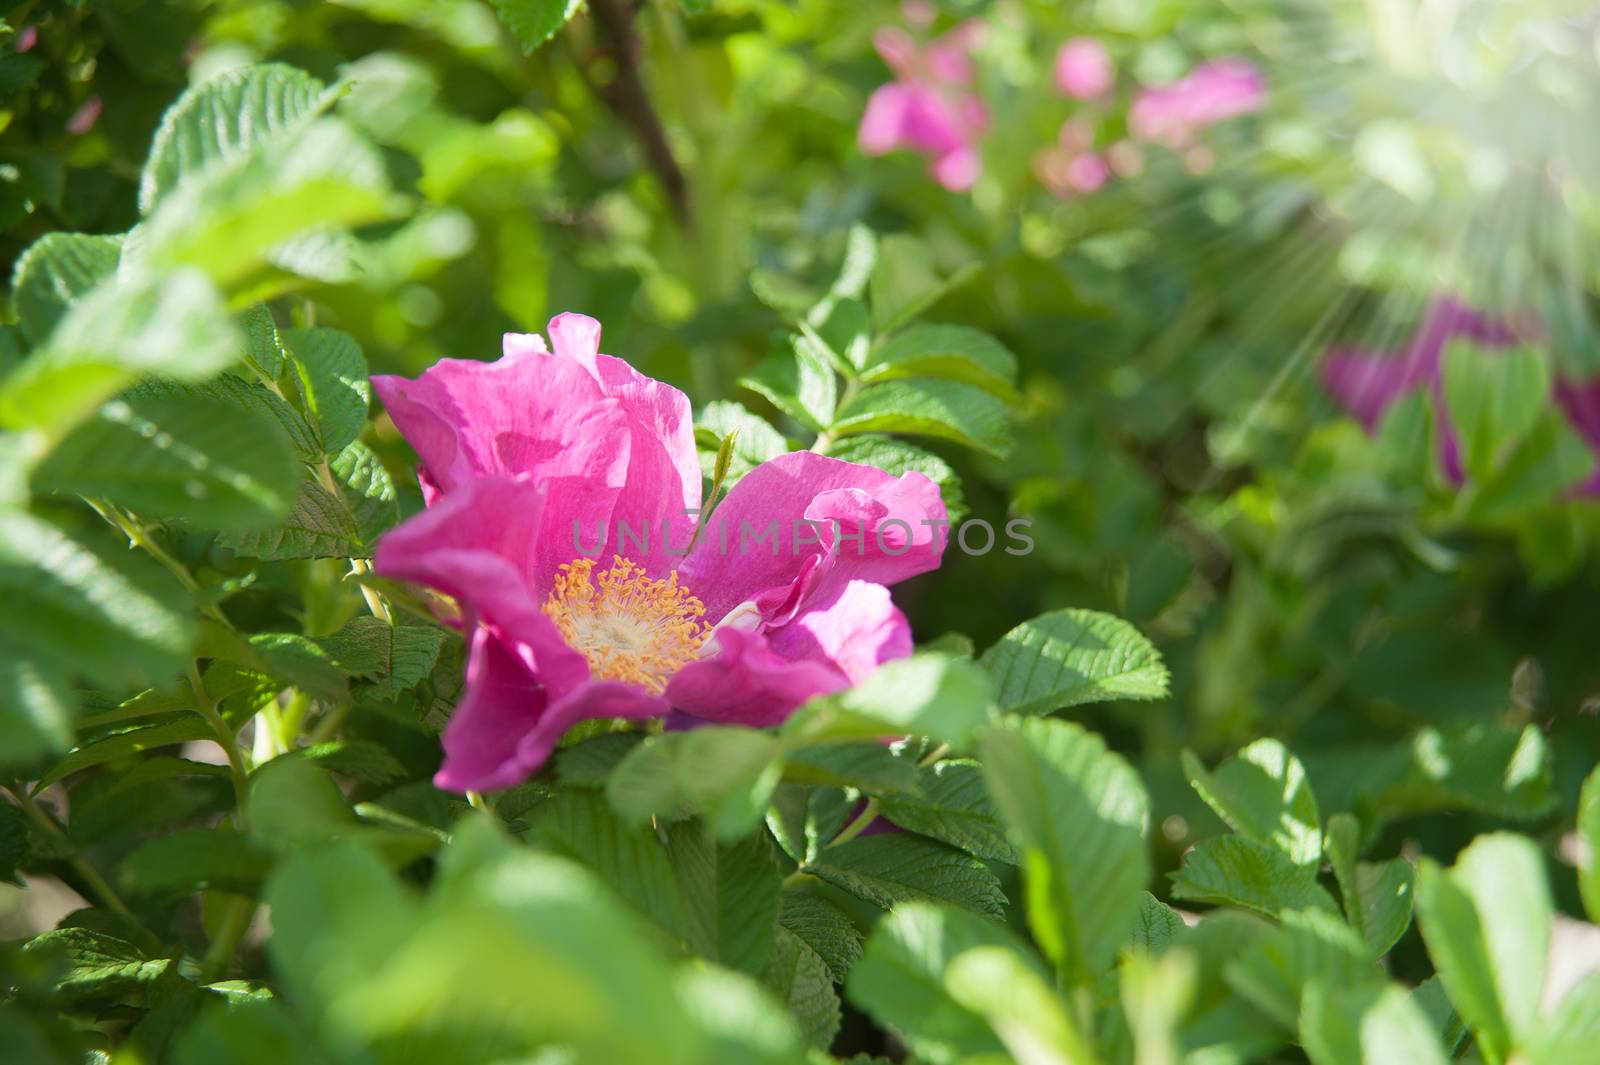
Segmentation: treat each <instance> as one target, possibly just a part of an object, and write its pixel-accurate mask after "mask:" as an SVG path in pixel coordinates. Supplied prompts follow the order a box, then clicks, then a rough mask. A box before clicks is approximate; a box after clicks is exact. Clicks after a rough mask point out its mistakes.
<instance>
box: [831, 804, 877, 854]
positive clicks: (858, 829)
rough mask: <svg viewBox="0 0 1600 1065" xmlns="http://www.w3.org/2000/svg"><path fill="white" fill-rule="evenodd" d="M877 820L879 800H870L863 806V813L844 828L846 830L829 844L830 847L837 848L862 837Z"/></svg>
mask: <svg viewBox="0 0 1600 1065" xmlns="http://www.w3.org/2000/svg"><path fill="white" fill-rule="evenodd" d="M877 819H878V800H877V799H868V800H867V804H866V805H865V806H863V807H862V808H861V812H860V813H859V814H857V815H856V819H855V820H854V821H851V822H850V823H849V824H848V825H846V826H844V830H843V831H842V832H840V833H839V834H838V835H837V836H834V837H833V842H832V843H829V844H828V846H830V847H837V846H838V845H839V844H841V843H849V842H850V841H851V840H853V839H855V838H856V837H857V836H859V835H861V833H863V832H865V831H866V829H867V826H868V825H870V824H872V822H874V821H876V820H877Z"/></svg>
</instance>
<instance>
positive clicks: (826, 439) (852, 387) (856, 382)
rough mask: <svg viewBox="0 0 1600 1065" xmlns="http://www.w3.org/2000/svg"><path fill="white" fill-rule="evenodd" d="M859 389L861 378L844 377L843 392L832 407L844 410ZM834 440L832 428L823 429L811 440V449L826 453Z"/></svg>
mask: <svg viewBox="0 0 1600 1065" xmlns="http://www.w3.org/2000/svg"><path fill="white" fill-rule="evenodd" d="M860 391H861V379H860V378H859V377H849V378H846V379H845V382H844V392H843V394H841V395H840V396H839V402H838V403H836V404H834V408H833V409H834V410H836V411H840V410H844V409H845V408H846V407H848V406H849V405H850V401H851V400H853V399H855V398H856V395H857V394H858V393H859V392H860ZM834 440H835V437H834V435H833V430H831V429H824V430H823V431H822V432H820V433H818V434H817V439H816V440H815V441H813V442H812V444H811V450H812V451H815V452H816V453H817V454H819V455H826V454H827V453H828V449H829V448H830V447H832V446H833V442H834Z"/></svg>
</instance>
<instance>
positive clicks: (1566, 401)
mask: <svg viewBox="0 0 1600 1065" xmlns="http://www.w3.org/2000/svg"><path fill="white" fill-rule="evenodd" d="M1555 396H1556V402H1557V403H1558V404H1560V406H1561V410H1562V411H1563V412H1564V413H1565V414H1566V416H1567V421H1568V422H1569V423H1570V424H1571V425H1572V427H1573V428H1574V429H1576V430H1577V431H1578V435H1579V436H1581V437H1583V439H1584V440H1585V441H1586V442H1587V443H1588V445H1589V450H1591V451H1593V452H1594V453H1595V454H1596V455H1600V378H1594V379H1592V380H1590V381H1588V382H1578V381H1572V380H1562V381H1557V382H1556V389H1555ZM1576 490H1577V492H1578V494H1580V495H1600V468H1597V469H1596V470H1595V471H1594V472H1593V473H1592V474H1590V475H1589V477H1588V478H1587V479H1585V480H1584V481H1581V482H1580V483H1579V484H1578V486H1577V489H1576Z"/></svg>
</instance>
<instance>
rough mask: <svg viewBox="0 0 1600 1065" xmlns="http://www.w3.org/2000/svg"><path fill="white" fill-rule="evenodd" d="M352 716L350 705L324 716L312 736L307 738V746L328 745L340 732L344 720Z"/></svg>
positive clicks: (347, 704)
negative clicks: (335, 734) (334, 735)
mask: <svg viewBox="0 0 1600 1065" xmlns="http://www.w3.org/2000/svg"><path fill="white" fill-rule="evenodd" d="M349 716H350V704H349V703H345V704H344V705H343V706H337V707H335V708H334V709H332V710H330V711H329V712H328V713H327V714H325V715H323V718H322V720H321V721H318V722H317V727H316V728H314V729H312V730H311V735H309V736H307V737H306V745H307V746H310V747H315V746H316V745H317V744H319V743H327V742H328V741H329V740H331V739H333V734H334V733H335V732H338V731H339V726H340V725H343V724H344V719H345V718H347V717H349Z"/></svg>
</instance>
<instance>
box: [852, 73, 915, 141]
mask: <svg viewBox="0 0 1600 1065" xmlns="http://www.w3.org/2000/svg"><path fill="white" fill-rule="evenodd" d="M909 98H910V92H909V90H908V89H906V87H905V86H903V85H901V84H899V83H898V82H890V83H889V84H888V85H884V86H881V87H880V88H879V89H878V90H877V91H876V92H874V93H873V94H872V96H871V98H870V99H868V100H867V110H866V113H864V114H863V115H862V116H861V128H860V130H858V131H857V133H856V140H857V143H859V144H860V146H861V150H862V151H863V152H864V153H866V154H867V155H883V154H884V153H885V152H892V151H894V150H895V149H896V148H898V147H900V142H901V140H902V137H901V130H902V129H904V128H905V114H906V104H907V102H908V100H909Z"/></svg>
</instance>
